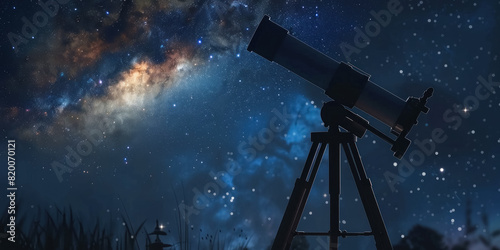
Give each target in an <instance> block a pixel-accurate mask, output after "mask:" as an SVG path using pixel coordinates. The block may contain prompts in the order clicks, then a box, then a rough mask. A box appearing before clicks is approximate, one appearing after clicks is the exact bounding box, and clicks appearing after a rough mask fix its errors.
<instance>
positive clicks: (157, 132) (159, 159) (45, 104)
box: [0, 0, 500, 249]
mask: <svg viewBox="0 0 500 250" xmlns="http://www.w3.org/2000/svg"><path fill="white" fill-rule="evenodd" d="M41 2H42V3H41V4H38V3H37V1H23V2H22V3H20V2H19V1H2V2H1V4H0V11H1V14H0V23H1V25H0V34H1V37H2V38H1V44H0V46H1V47H0V58H1V59H0V63H1V69H0V115H1V127H0V128H1V131H2V138H3V141H2V143H3V144H4V145H3V146H1V148H2V150H1V151H0V156H1V159H2V162H1V166H2V168H1V170H0V173H1V174H0V177H1V178H0V180H1V181H2V183H5V184H2V185H3V186H6V185H7V165H6V164H7V162H6V161H5V159H6V155H7V150H6V148H7V146H6V145H7V140H16V166H17V168H16V186H17V187H18V191H17V193H16V194H17V202H18V207H17V209H18V211H17V212H18V215H19V216H21V215H22V214H33V213H34V211H36V210H37V209H39V208H41V209H43V210H47V211H55V209H57V208H60V209H63V208H68V207H70V206H71V207H72V208H73V210H74V211H75V213H77V214H78V215H79V217H80V218H82V220H85V221H89V223H90V225H93V224H92V223H94V222H95V220H96V218H107V217H109V215H110V214H112V216H114V217H113V218H114V219H113V223H116V226H117V227H120V226H122V223H123V219H122V216H121V215H122V214H123V213H126V214H127V215H128V216H129V217H130V218H131V223H132V224H133V225H135V226H137V225H138V224H140V223H141V222H142V221H144V220H147V221H146V224H145V227H146V229H147V230H149V231H151V230H152V229H153V227H154V221H155V220H156V219H158V220H159V222H160V223H161V224H162V225H164V227H165V229H166V230H170V231H171V233H169V235H168V236H167V237H165V238H164V242H168V243H170V244H177V243H176V240H177V239H178V237H177V235H178V234H179V232H178V230H177V227H178V225H179V221H181V223H182V221H184V218H187V219H188V226H189V227H192V228H193V230H192V232H193V233H192V236H191V237H194V239H196V241H197V239H198V238H199V235H198V231H199V230H200V229H201V230H203V232H210V233H214V232H217V231H218V230H221V232H222V233H223V234H225V235H227V239H228V240H227V242H232V244H238V243H240V242H242V241H243V242H248V246H249V247H251V248H252V249H263V248H265V247H268V246H270V245H271V243H272V240H273V238H274V236H275V234H276V232H277V229H278V226H279V223H280V221H281V218H282V216H283V213H284V210H285V207H286V204H287V202H288V200H287V198H288V197H289V195H290V194H291V191H292V189H293V186H294V183H295V179H296V178H297V177H299V175H300V172H301V171H302V168H303V166H304V162H305V159H306V157H307V153H308V151H309V148H310V146H311V142H310V133H311V132H319V131H326V128H324V127H323V126H322V121H321V118H320V109H321V106H322V103H323V102H327V101H329V100H330V99H329V97H328V96H326V95H325V94H324V92H323V91H322V90H321V89H319V88H317V87H316V86H314V85H312V84H310V83H309V82H307V81H305V80H303V79H301V78H300V77H298V76H297V75H295V74H294V73H292V72H289V71H287V70H286V69H284V68H283V67H281V66H279V65H277V64H275V63H271V62H269V61H268V60H266V59H264V58H262V57H260V56H259V55H257V54H255V53H250V52H248V51H247V50H246V48H247V46H248V43H249V41H250V39H251V37H252V35H253V32H254V31H255V29H256V27H257V25H258V23H259V22H260V20H261V19H262V17H263V16H264V15H265V14H268V15H269V16H270V17H271V20H272V21H274V22H276V23H278V24H280V25H281V26H283V27H284V28H286V29H288V30H289V31H290V33H291V34H292V35H293V36H295V37H297V38H298V39H300V40H302V41H304V42H305V43H307V44H309V45H311V46H312V47H314V48H316V49H318V50H319V51H321V52H323V53H325V54H326V55H328V56H330V57H332V58H334V59H335V60H337V61H345V62H351V63H353V64H354V65H356V66H357V67H358V68H360V69H362V70H363V71H366V72H367V73H369V74H371V76H372V77H371V80H372V81H373V82H375V83H377V84H378V85H380V86H382V87H383V88H385V89H387V90H389V91H390V92H392V93H394V94H395V95H397V96H399V97H401V98H403V99H406V98H407V97H408V96H416V97H420V96H421V95H422V93H423V91H424V90H425V89H427V88H428V87H433V88H434V96H433V97H431V98H430V99H429V102H428V105H427V106H428V107H430V112H429V113H428V114H426V115H421V116H420V117H419V123H418V124H417V125H416V126H414V127H413V129H412V131H411V132H410V134H409V135H408V138H409V139H411V140H412V141H413V143H412V145H411V146H410V148H409V149H408V151H407V153H406V154H405V156H404V157H403V159H402V160H398V159H397V158H395V157H394V156H393V155H392V152H391V150H390V145H389V144H387V143H386V142H384V141H383V140H381V139H380V138H378V137H376V136H375V135H373V134H371V133H369V132H367V134H366V135H365V136H364V137H363V138H360V139H359V140H358V147H359V150H360V152H361V155H362V158H363V162H364V164H365V168H366V171H367V174H368V176H369V177H370V178H371V181H372V183H373V190H374V192H375V195H376V197H377V199H378V202H379V206H380V209H381V212H382V215H383V217H384V219H385V224H386V226H387V230H388V233H389V236H390V238H391V241H392V242H393V244H396V243H397V242H399V240H401V238H402V237H404V236H405V234H407V233H408V231H409V230H410V228H411V227H412V226H414V225H416V224H421V225H425V226H428V227H431V228H434V229H436V230H438V231H439V232H440V233H442V234H443V235H444V236H445V239H446V241H447V242H449V243H450V244H451V243H452V242H456V241H457V240H458V239H459V238H461V237H463V236H464V232H465V225H466V219H465V210H466V203H467V201H468V200H470V201H471V209H472V211H473V212H472V220H473V221H474V223H476V224H478V225H479V230H478V231H479V232H486V231H488V230H494V229H500V212H499V211H500V210H499V209H498V208H499V207H500V182H499V181H498V180H499V179H500V169H498V168H499V166H498V158H500V152H499V150H500V130H498V129H497V127H496V124H498V122H499V121H500V120H499V118H498V116H497V114H499V112H500V96H499V95H498V94H496V93H498V92H500V89H499V88H498V86H500V76H499V72H498V71H499V70H500V67H499V66H500V62H499V58H498V55H499V53H500V37H499V34H500V26H499V25H500V14H499V10H500V1H497V0H488V1H486V0H483V1H466V0H464V1H447V2H448V3H441V2H438V1H403V0H402V1H400V2H398V1H395V0H391V1H380V0H378V1H370V3H367V2H368V1H359V0H351V1H344V0H342V1H284V0H279V1H256V0H241V1H222V0H220V1H219V0H215V1H198V0H183V1H180V0H179V1H153V0H134V1H130V0H128V1H116V0H115V1H96V0H94V1H78V0H64V1H63V0H60V1H58V2H55V1H51V0H47V1H41ZM54 3H55V4H54ZM387 10H392V11H393V13H392V14H391V16H390V19H385V20H378V19H379V18H377V15H378V13H381V11H387ZM384 13H386V12H384ZM387 13H390V12H387ZM396 14H397V15H396ZM381 21H382V22H383V23H381ZM374 22H375V23H376V24H377V25H376V27H379V29H378V30H376V29H374V28H373V27H374V26H373V23H374ZM369 24H371V27H372V30H370V29H368V30H367V29H366V26H370V25H369ZM361 33H363V35H360V34H361ZM366 33H369V34H370V36H368V35H366ZM363 37H365V38H368V39H369V42H368V41H367V40H366V39H363ZM357 38H359V39H357ZM346 48H348V49H346ZM343 49H344V50H343ZM354 111H355V112H358V113H359V114H360V115H362V116H363V117H365V118H366V119H368V120H369V121H370V123H371V124H373V125H374V126H375V127H377V128H379V129H380V130H381V131H383V132H385V133H389V129H390V128H389V127H387V126H386V125H384V124H382V123H381V122H379V121H377V120H376V119H374V118H372V117H370V116H369V115H367V114H365V113H363V112H361V111H359V110H357V109H354ZM278 128H279V129H278ZM436 131H437V132H439V133H440V136H438V139H440V140H438V139H436V138H434V139H433V141H430V140H429V139H432V138H433V137H436V136H433V135H435V134H436V133H437V132H436ZM415 142H418V143H415ZM344 160H345V157H343V162H344V163H343V164H344V165H343V173H342V185H343V187H342V195H341V196H342V199H341V206H342V208H341V216H340V220H341V222H340V223H341V229H342V230H347V231H369V224H368V222H367V219H366V217H365V215H364V211H363V206H362V203H361V201H360V199H359V196H358V194H357V191H356V188H355V185H354V182H353V180H352V177H351V176H350V172H349V171H348V168H347V164H346V162H345V161H344ZM327 162H328V157H325V158H324V159H323V163H322V165H321V168H320V171H319V173H318V176H317V178H316V181H315V185H314V186H313V189H312V192H311V194H310V199H309V202H308V204H307V206H306V208H305V210H304V214H303V218H302V220H301V223H300V224H299V229H300V230H309V231H328V224H327V221H328V216H329V215H328V211H329V210H328V209H329V204H328V201H329V196H328V168H327V164H326V163H327ZM6 194H8V192H7V191H6V190H4V191H2V195H1V197H2V200H1V202H2V203H1V204H0V205H2V211H3V209H4V207H6V205H7V199H5V198H6V196H5V195H6ZM485 216H487V220H488V221H489V227H490V228H485V227H484V226H481V225H480V224H481V223H480V221H481V219H482V218H484V217H485ZM28 217H29V216H28ZM115 217H116V218H115ZM240 234H242V237H239V235H240ZM142 238H143V236H141V239H140V240H142ZM326 239H327V238H321V237H314V236H313V237H309V244H310V245H311V249H315V247H316V246H317V247H321V246H324V244H325V242H326ZM340 242H341V245H340V248H341V249H374V241H373V237H354V238H352V237H351V238H349V239H341V240H340ZM141 246H143V244H141ZM228 246H231V244H228ZM317 249H322V248H317ZM478 249H480V248H478Z"/></svg>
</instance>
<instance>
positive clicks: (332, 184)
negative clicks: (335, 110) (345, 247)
mask: <svg viewBox="0 0 500 250" xmlns="http://www.w3.org/2000/svg"><path fill="white" fill-rule="evenodd" d="M328 150H329V152H328V154H329V157H330V159H329V169H328V173H329V180H328V182H329V193H330V250H336V249H338V247H339V238H338V237H339V232H340V228H339V217H340V209H339V208H340V161H341V160H340V143H339V142H334V143H330V147H329V149H328Z"/></svg>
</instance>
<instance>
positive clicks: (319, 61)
mask: <svg viewBox="0 0 500 250" xmlns="http://www.w3.org/2000/svg"><path fill="white" fill-rule="evenodd" d="M247 50H248V51H251V52H252V51H253V52H255V53H257V54H259V55H260V56H262V57H264V58H266V59H268V60H269V61H274V62H276V63H278V64H279V65H281V66H283V67H285V68H287V69H288V70H290V71H292V72H294V73H295V74H297V75H299V76H300V77H302V78H304V79H306V80H307V81H309V82H311V83H312V84H314V85H316V86H318V87H320V88H321V89H323V90H324V91H325V94H326V95H328V96H329V97H331V98H332V99H334V100H335V101H337V102H339V103H340V104H342V105H344V106H347V107H349V108H352V107H354V106H355V107H357V108H359V109H361V110H363V111H364V112H366V113H367V114H369V115H371V116H373V117H375V118H376V119H378V120H380V121H381V122H383V123H385V124H386V125H388V126H389V127H391V128H392V131H393V132H394V133H396V134H399V133H401V132H402V131H403V130H404V129H407V130H408V129H409V128H405V127H404V126H402V125H401V124H397V123H398V118H399V116H400V114H401V113H402V112H403V110H404V108H405V105H406V102H405V101H404V100H402V99H401V98H399V97H397V96H395V95H393V94H392V93H390V92H388V91H387V90H385V89H383V88H382V87H380V86H378V85H377V84H375V83H373V82H371V81H370V80H369V78H370V76H369V75H366V74H364V73H361V72H359V71H358V70H356V69H353V67H352V66H350V65H348V64H346V63H343V62H341V63H339V62H337V61H335V60H334V59H332V58H330V57H328V56H326V55H325V54H323V53H321V52H319V51H318V50H316V49H314V48H312V47H310V46H309V45H307V44H305V43H303V42H302V41H300V40H298V39H297V38H295V37H293V36H291V35H290V34H289V32H288V30H286V29H284V28H283V27H281V26H279V25H278V24H276V23H274V22H272V21H271V20H270V18H269V16H267V15H266V16H264V18H263V19H262V21H261V22H260V24H259V26H258V28H257V30H256V31H255V34H254V35H253V37H252V40H251V41H250V44H249V45H248V48H247ZM410 128H411V127H410Z"/></svg>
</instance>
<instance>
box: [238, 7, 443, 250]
mask: <svg viewBox="0 0 500 250" xmlns="http://www.w3.org/2000/svg"><path fill="white" fill-rule="evenodd" d="M247 49H248V51H250V52H255V53H257V54H259V55H261V56H262V57H264V58H266V59H268V60H269V61H272V62H276V63H278V64H280V65H281V66H283V67H285V68H287V69H288V70H290V71H292V72H294V73H295V74H297V75H299V76H301V77H302V78H304V79H306V80H307V81H309V82H311V83H312V84H314V85H316V86H317V87H319V88H321V89H322V90H324V91H325V94H326V95H327V96H329V97H330V98H332V99H333V101H330V102H327V103H325V104H323V107H322V108H321V119H322V120H323V123H324V125H325V127H328V132H314V133H311V141H312V142H313V144H312V146H311V150H310V151H309V155H308V157H307V160H306V163H305V166H304V169H303V170H302V174H301V176H300V177H299V178H297V180H296V182H295V186H294V189H293V191H292V194H291V195H290V199H289V201H288V205H287V208H286V210H285V214H284V215H283V219H282V221H281V224H280V226H279V229H278V232H277V234H276V237H275V239H274V242H273V245H272V250H286V249H289V248H290V246H291V243H292V240H293V237H295V236H297V235H317V236H329V239H330V243H329V249H330V250H338V247H339V242H338V238H339V237H343V238H344V237H346V236H374V238H375V243H376V248H377V249H378V250H393V247H392V244H391V241H390V238H389V236H388V234H387V229H386V227H385V224H384V221H383V218H382V215H381V213H380V208H379V206H378V203H377V200H376V198H375V194H374V193H373V189H372V183H371V181H370V179H369V178H368V177H367V175H366V172H365V169H364V167H363V163H362V161H361V156H360V154H359V151H358V148H357V146H356V138H362V136H363V135H364V133H365V132H366V130H369V131H371V132H373V133H374V134H375V135H377V136H378V137H380V138H382V139H383V140H385V141H387V142H389V143H390V144H391V145H392V147H391V150H392V151H393V152H394V156H395V157H397V158H399V159H400V158H401V157H402V156H403V155H404V153H405V152H406V150H407V149H408V146H409V145H410V140H408V139H407V138H406V135H407V134H408V132H409V131H410V130H411V128H412V126H413V125H415V124H417V118H418V116H419V115H420V113H427V112H428V111H429V108H427V107H426V106H425V104H426V102H427V99H428V98H429V97H430V96H431V95H432V92H433V89H432V88H429V89H427V90H426V91H425V92H424V94H423V96H422V97H420V98H415V97H408V98H407V99H406V101H404V100H403V99H401V98H399V97H397V96H395V95H394V94H392V93H390V92H388V91H387V90H385V89H384V88H382V87H380V86H378V85H377V84H375V83H373V82H372V81H370V76H369V75H368V74H366V73H364V72H362V71H360V70H358V69H357V68H356V67H354V66H352V65H350V64H347V63H344V62H340V63H339V62H337V61H335V60H333V59H332V58H330V57H328V56H326V55H324V54H323V53H321V52H319V51H317V50H315V49H314V48H312V47H310V46H308V45H307V44H305V43H303V42H302V41H300V40H298V39H297V38H295V37H293V36H291V35H290V34H289V33H288V31H287V30H286V29H284V28H283V27H281V26H279V25H278V24H276V23H274V22H272V21H271V20H270V18H269V16H264V18H263V19H262V21H261V22H260V24H259V26H258V27H257V30H256V31H255V33H254V35H253V37H252V40H251V41H250V43H249V45H248V48H247ZM346 107H347V108H353V107H357V108H359V109H360V110H362V111H364V112H366V113H367V114H369V115H370V116H373V117H374V118H376V119H377V120H379V121H381V122H382V123H384V124H386V125H387V126H389V127H390V131H391V133H392V134H394V135H396V139H392V138H391V137H389V136H388V135H386V134H384V133H382V132H381V131H379V130H377V129H376V128H374V127H373V126H371V125H370V124H369V122H368V121H367V120H365V119H363V118H362V117H361V116H359V115H357V114H356V113H354V112H352V111H350V110H348V109H347V108H346ZM340 128H343V129H344V130H345V131H346V132H341V131H340ZM327 146H328V150H329V151H328V154H329V170H328V172H329V173H328V178H329V181H328V182H329V194H330V230H329V231H328V232H302V231H297V226H298V224H299V222H300V218H301V217H302V213H303V211H304V207H305V204H306V202H307V199H308V196H309V193H310V191H311V188H312V184H313V182H314V179H315V177H316V174H317V173H318V168H319V166H320V163H321V159H322V157H323V154H324V152H325V149H326V147H327ZM341 148H343V149H344V152H345V155H346V158H347V162H348V163H349V166H350V170H351V173H352V175H353V177H354V181H355V183H356V187H357V189H358V193H359V196H360V198H361V201H362V203H363V207H364V210H365V213H366V216H367V218H368V222H369V223H370V227H371V231H369V232H346V231H345V230H344V231H341V230H340V228H339V218H340V217H339V213H340V193H341V192H340V191H341V188H340V186H341V185H340V183H341V182H340V176H341V168H340V165H341V159H340V157H341V154H340V149H341Z"/></svg>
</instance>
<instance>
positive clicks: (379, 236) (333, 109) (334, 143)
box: [272, 102, 392, 250]
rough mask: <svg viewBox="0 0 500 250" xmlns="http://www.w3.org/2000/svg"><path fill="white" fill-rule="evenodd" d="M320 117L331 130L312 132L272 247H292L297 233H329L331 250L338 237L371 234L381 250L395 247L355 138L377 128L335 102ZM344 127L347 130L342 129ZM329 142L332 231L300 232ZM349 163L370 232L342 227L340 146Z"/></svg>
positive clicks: (322, 110)
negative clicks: (303, 163) (340, 218)
mask: <svg viewBox="0 0 500 250" xmlns="http://www.w3.org/2000/svg"><path fill="white" fill-rule="evenodd" d="M321 117H322V120H323V122H324V123H325V126H328V127H329V129H328V132H315V133H311V141H312V142H313V144H312V146H311V150H310V151H309V155H308V157H307V160H306V164H305V166H304V169H303V170H302V174H301V176H300V178H298V179H297V180H296V182H295V187H294V189H293V191H292V195H291V196H290V200H289V202H288V205H287V208H286V211H285V214H284V216H283V219H282V221H281V224H280V227H279V229H278V233H277V234H276V238H275V240H274V243H273V246H272V249H273V250H278V249H289V248H290V245H291V243H292V240H293V237H294V236H296V235H322V236H329V238H330V250H333V249H338V245H339V244H338V238H339V236H342V237H346V236H370V235H373V236H374V238H375V243H376V247H377V249H378V250H392V245H391V241H390V239H389V236H388V235H387V230H386V228H385V225H384V220H383V219H382V215H381V214H380V209H379V207H378V204H377V200H376V199H375V195H374V193H373V189H372V184H371V181H370V179H368V177H367V176H366V173H365V169H364V167H363V163H362V162H361V157H360V155H359V152H358V148H357V146H356V137H362V136H363V134H364V133H365V131H366V128H368V129H370V131H372V130H374V129H375V128H373V127H371V126H370V125H368V122H367V121H366V120H364V119H363V118H361V117H359V116H357V115H356V114H354V113H352V112H350V111H348V110H346V109H345V108H344V107H343V106H342V105H340V104H337V103H335V102H329V103H326V104H325V105H324V106H323V108H322V109H321ZM339 127H343V128H344V129H346V130H347V132H340V130H339ZM327 145H329V149H328V151H329V152H328V153H329V160H330V161H329V193H330V231H329V232H297V231H296V230H297V226H298V224H299V220H300V218H301V217H302V213H303V211H304V207H305V205H306V202H307V198H308V196H309V193H310V191H311V187H312V185H313V182H314V178H315V177H316V174H317V172H318V168H319V165H320V163H321V159H322V158H323V154H324V152H325V149H326V146H327ZM341 145H342V148H343V149H344V152H345V154H346V157H347V161H348V162H349V166H350V169H351V172H352V175H353V177H354V180H355V182H356V187H357V189H358V192H359V196H360V198H361V201H362V203H363V207H364V210H365V213H366V216H367V217H368V221H369V223H370V227H371V230H372V231H371V232H360V233H349V232H346V231H345V230H344V231H342V232H341V231H340V229H339V211H340V203H339V199H340V166H341V164H340V163H341V160H340V146H341Z"/></svg>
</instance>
